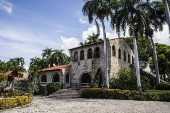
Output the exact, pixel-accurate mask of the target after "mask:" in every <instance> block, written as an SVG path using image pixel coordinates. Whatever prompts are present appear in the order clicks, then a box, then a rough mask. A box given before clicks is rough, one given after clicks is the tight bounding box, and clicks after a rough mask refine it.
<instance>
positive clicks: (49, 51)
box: [42, 48, 53, 58]
mask: <svg viewBox="0 0 170 113" xmlns="http://www.w3.org/2000/svg"><path fill="white" fill-rule="evenodd" d="M52 51H53V50H52V48H46V49H44V50H43V53H42V57H43V58H48V57H49V56H51V54H52Z"/></svg>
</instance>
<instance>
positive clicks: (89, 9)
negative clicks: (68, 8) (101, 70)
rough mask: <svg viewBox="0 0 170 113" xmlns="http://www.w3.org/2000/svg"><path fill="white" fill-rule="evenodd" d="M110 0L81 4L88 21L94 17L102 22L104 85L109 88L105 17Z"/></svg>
mask: <svg viewBox="0 0 170 113" xmlns="http://www.w3.org/2000/svg"><path fill="white" fill-rule="evenodd" d="M110 3H111V0H87V1H86V2H85V4H84V6H83V9H82V11H83V14H84V15H85V16H88V19H89V23H92V22H93V20H94V19H96V20H99V21H100V22H101V24H102V29H103V38H104V55H105V57H104V58H105V59H104V60H105V76H106V77H105V86H106V87H107V88H109V73H108V71H109V70H108V53H107V38H106V30H105V23H104V20H105V18H107V19H108V18H109V16H110V14H111V7H110Z"/></svg>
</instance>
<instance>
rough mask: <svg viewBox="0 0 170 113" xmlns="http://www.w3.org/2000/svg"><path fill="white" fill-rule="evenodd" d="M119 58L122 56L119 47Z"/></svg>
mask: <svg viewBox="0 0 170 113" xmlns="http://www.w3.org/2000/svg"><path fill="white" fill-rule="evenodd" d="M118 53H119V59H121V57H122V54H121V49H119V52H118Z"/></svg>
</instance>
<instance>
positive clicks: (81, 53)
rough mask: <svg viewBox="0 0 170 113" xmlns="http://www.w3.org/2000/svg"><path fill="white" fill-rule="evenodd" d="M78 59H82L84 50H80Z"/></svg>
mask: <svg viewBox="0 0 170 113" xmlns="http://www.w3.org/2000/svg"><path fill="white" fill-rule="evenodd" d="M80 60H84V50H81V51H80Z"/></svg>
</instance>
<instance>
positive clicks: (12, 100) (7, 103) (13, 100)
mask: <svg viewBox="0 0 170 113" xmlns="http://www.w3.org/2000/svg"><path fill="white" fill-rule="evenodd" d="M31 102H32V95H31V94H24V95H21V96H12V97H6V98H0V110H1V109H8V108H13V107H18V106H24V105H27V104H29V103H31Z"/></svg>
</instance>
